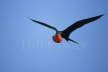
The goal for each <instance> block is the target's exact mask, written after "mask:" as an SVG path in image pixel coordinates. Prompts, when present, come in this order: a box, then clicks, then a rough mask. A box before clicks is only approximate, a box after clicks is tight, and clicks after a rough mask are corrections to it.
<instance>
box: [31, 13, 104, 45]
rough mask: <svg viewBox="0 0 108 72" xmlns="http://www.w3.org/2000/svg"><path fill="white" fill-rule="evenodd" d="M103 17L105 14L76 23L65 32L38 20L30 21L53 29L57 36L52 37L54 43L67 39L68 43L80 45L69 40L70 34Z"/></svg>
mask: <svg viewBox="0 0 108 72" xmlns="http://www.w3.org/2000/svg"><path fill="white" fill-rule="evenodd" d="M102 16H103V14H102V15H98V16H95V17H91V18H87V19H83V20H79V21H77V22H75V23H74V24H72V25H70V26H69V27H67V28H66V29H65V30H63V31H59V30H57V29H56V28H55V27H53V26H51V25H48V24H46V23H43V22H40V21H37V20H34V19H30V20H32V21H33V22H36V23H38V24H41V25H43V26H46V27H48V28H50V29H53V30H54V31H56V34H55V35H54V36H53V37H52V38H53V40H54V42H56V43H61V41H62V40H63V39H65V40H66V41H72V42H74V43H76V44H79V43H78V42H76V41H74V40H72V39H70V38H69V36H70V34H71V33H72V32H73V31H74V30H76V29H78V28H80V27H82V26H84V25H85V24H88V23H90V22H93V21H95V20H97V19H99V18H101V17H102Z"/></svg>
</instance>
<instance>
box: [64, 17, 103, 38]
mask: <svg viewBox="0 0 108 72" xmlns="http://www.w3.org/2000/svg"><path fill="white" fill-rule="evenodd" d="M102 16H103V15H99V16H95V17H91V18H87V19H83V20H80V21H77V22H75V23H74V24H73V25H71V26H69V27H68V28H66V29H65V30H64V31H63V36H64V37H65V38H66V37H67V38H68V37H69V35H70V33H71V32H73V31H74V30H76V29H78V28H80V27H82V26H84V25H85V24H88V23H90V22H93V21H95V20H97V19H99V18H100V17H102Z"/></svg>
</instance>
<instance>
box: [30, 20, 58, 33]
mask: <svg viewBox="0 0 108 72" xmlns="http://www.w3.org/2000/svg"><path fill="white" fill-rule="evenodd" d="M30 20H32V21H33V22H36V23H38V24H41V25H43V26H46V27H48V28H50V29H53V30H55V31H58V30H57V29H56V28H55V27H53V26H50V25H48V24H46V23H43V22H40V21H36V20H34V19H30Z"/></svg>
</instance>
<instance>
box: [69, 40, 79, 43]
mask: <svg viewBox="0 0 108 72" xmlns="http://www.w3.org/2000/svg"><path fill="white" fill-rule="evenodd" d="M68 40H69V41H72V42H73V43H76V44H79V43H78V42H76V41H74V40H72V39H68Z"/></svg>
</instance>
